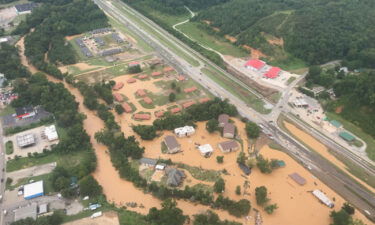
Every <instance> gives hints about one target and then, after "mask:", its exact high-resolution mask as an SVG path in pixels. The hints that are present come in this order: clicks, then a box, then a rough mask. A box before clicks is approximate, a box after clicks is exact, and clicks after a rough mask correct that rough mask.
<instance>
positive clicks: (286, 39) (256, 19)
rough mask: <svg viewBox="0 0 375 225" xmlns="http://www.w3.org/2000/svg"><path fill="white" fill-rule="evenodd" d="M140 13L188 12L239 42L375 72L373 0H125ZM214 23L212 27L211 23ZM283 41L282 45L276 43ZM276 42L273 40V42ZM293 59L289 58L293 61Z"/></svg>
mask: <svg viewBox="0 0 375 225" xmlns="http://www.w3.org/2000/svg"><path fill="white" fill-rule="evenodd" d="M124 1H125V2H127V3H129V4H131V5H132V6H133V7H135V8H137V9H138V10H141V11H144V10H147V8H152V9H154V10H155V9H156V10H158V11H160V12H162V13H168V14H170V15H178V14H181V13H186V10H185V9H184V6H187V7H189V8H191V9H192V10H194V11H196V12H198V15H197V16H196V17H195V18H194V19H193V20H194V21H196V22H200V23H202V25H205V26H206V27H208V28H206V29H211V30H212V31H210V32H214V33H216V34H218V35H220V36H225V35H229V36H232V37H234V38H236V40H237V41H236V42H235V43H234V44H236V45H239V46H243V45H248V46H251V47H253V48H257V49H260V50H261V51H262V52H263V53H265V54H266V55H268V56H270V57H271V58H272V57H275V56H276V57H277V55H280V54H284V55H288V54H290V55H291V56H294V58H300V59H303V60H304V61H305V62H307V63H309V64H320V63H324V62H328V61H331V60H334V59H346V60H347V61H348V63H347V65H348V66H349V67H350V68H360V67H372V68H375V42H374V41H373V40H374V37H375V26H373V24H375V2H374V1H371V0H364V1H349V0H208V1H202V0H191V1H188V0H176V1H166V0H139V1H132V0H124ZM207 23H209V25H207ZM275 39H276V40H282V44H275V43H272V40H275ZM270 40H271V41H270ZM288 58H289V57H288Z"/></svg>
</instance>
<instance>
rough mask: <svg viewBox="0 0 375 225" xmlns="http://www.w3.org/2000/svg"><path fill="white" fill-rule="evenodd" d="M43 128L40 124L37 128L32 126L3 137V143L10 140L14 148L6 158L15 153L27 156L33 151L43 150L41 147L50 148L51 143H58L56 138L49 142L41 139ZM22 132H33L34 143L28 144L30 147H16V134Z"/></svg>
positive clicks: (21, 133) (39, 151)
mask: <svg viewBox="0 0 375 225" xmlns="http://www.w3.org/2000/svg"><path fill="white" fill-rule="evenodd" d="M44 129H45V126H41V127H37V128H34V129H30V130H26V131H23V132H20V133H17V134H14V135H11V136H8V137H4V143H6V142H7V141H12V142H13V148H14V151H13V153H12V154H10V155H7V157H6V158H7V159H9V158H11V159H12V158H14V157H15V156H16V155H18V156H22V157H27V154H28V153H34V152H38V153H41V152H43V149H50V148H51V146H52V145H55V144H58V143H59V141H58V140H55V141H51V142H50V141H48V140H47V139H43V138H42V137H41V134H42V132H43V130H44ZM24 134H34V135H35V139H36V143H35V144H34V145H32V146H30V147H25V148H20V147H18V145H17V136H19V135H24Z"/></svg>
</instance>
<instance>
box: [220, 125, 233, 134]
mask: <svg viewBox="0 0 375 225" xmlns="http://www.w3.org/2000/svg"><path fill="white" fill-rule="evenodd" d="M235 130H236V127H235V126H234V125H233V124H231V123H227V124H225V125H224V128H223V133H224V134H226V133H230V134H234V131H235Z"/></svg>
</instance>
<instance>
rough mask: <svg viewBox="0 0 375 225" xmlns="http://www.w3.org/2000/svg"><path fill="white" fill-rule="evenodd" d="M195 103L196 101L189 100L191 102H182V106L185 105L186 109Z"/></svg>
mask: <svg viewBox="0 0 375 225" xmlns="http://www.w3.org/2000/svg"><path fill="white" fill-rule="evenodd" d="M194 104H195V102H194V101H189V102H185V103H184V104H182V107H183V108H184V109H187V108H189V107H190V106H192V105H194Z"/></svg>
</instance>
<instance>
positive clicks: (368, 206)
mask: <svg viewBox="0 0 375 225" xmlns="http://www.w3.org/2000/svg"><path fill="white" fill-rule="evenodd" d="M93 1H94V2H95V3H96V4H97V5H98V6H99V7H100V8H101V9H102V10H103V11H104V12H106V14H107V15H109V16H111V17H112V18H114V19H115V20H117V21H118V22H119V23H120V24H123V25H124V26H126V27H127V28H128V29H130V30H131V31H132V32H134V33H135V34H136V35H138V36H139V37H140V38H142V39H143V40H144V41H145V42H146V43H148V44H149V45H150V46H152V47H153V48H154V49H155V51H156V53H157V54H159V55H160V57H162V58H163V59H164V60H165V61H167V62H168V63H169V64H171V65H172V66H174V67H175V68H176V69H177V70H178V71H179V72H181V73H184V74H187V75H189V76H190V77H191V78H192V79H194V80H195V81H197V82H198V83H200V84H201V85H203V86H204V87H206V88H207V89H208V90H209V91H210V92H211V93H212V94H214V95H215V96H217V97H220V98H227V99H229V100H230V102H231V103H232V104H234V105H235V106H236V107H237V109H238V111H239V113H240V114H241V115H242V116H244V117H247V118H249V119H250V120H252V121H254V122H256V123H259V124H262V127H263V131H264V132H266V133H268V134H270V135H272V136H273V137H274V140H275V141H276V142H277V143H279V144H280V145H281V146H283V147H284V148H285V149H286V151H287V153H288V154H290V155H291V156H292V157H294V158H295V159H296V160H298V161H300V162H301V163H302V164H303V165H304V166H305V167H307V168H309V169H310V170H311V172H312V173H313V174H314V175H315V176H316V177H318V178H319V179H320V180H322V181H323V182H325V183H326V184H327V185H328V186H329V187H330V188H332V189H333V190H335V191H336V192H337V193H338V194H340V195H341V196H343V197H344V198H345V199H346V200H347V201H349V202H351V203H352V204H353V205H355V206H356V208H357V209H359V210H360V211H362V212H364V211H365V210H367V211H369V212H370V213H371V216H369V217H370V218H371V217H372V219H374V215H375V198H374V193H372V192H370V191H368V190H367V189H365V188H364V187H362V186H361V185H359V184H358V183H357V182H355V181H354V180H353V179H352V178H350V177H349V176H348V175H346V174H343V173H342V172H340V171H338V170H337V168H336V167H335V166H333V165H332V164H331V163H329V162H328V161H327V160H326V159H324V158H322V157H321V156H320V155H318V154H317V153H315V152H312V151H310V150H309V149H308V148H306V147H305V146H304V145H303V144H301V143H300V142H299V141H297V140H295V139H294V138H293V137H291V136H290V135H289V134H287V133H285V132H284V131H283V130H282V129H280V128H279V127H277V123H275V121H276V119H277V117H278V115H279V113H280V112H281V110H280V109H279V107H274V112H272V113H271V114H270V115H262V114H259V113H257V112H256V111H254V110H253V109H251V108H250V107H248V106H247V104H245V103H244V102H243V101H242V100H240V99H239V98H238V97H236V96H234V95H233V94H231V93H230V92H228V91H227V90H225V89H224V88H222V87H221V86H220V85H219V84H217V83H216V82H214V81H213V80H211V79H210V78H209V77H208V76H205V75H204V74H202V73H201V68H203V67H205V65H210V66H212V67H214V68H215V69H216V68H217V66H216V65H213V63H211V62H210V61H208V60H207V59H205V58H204V57H203V56H201V55H200V54H199V53H197V52H195V51H194V50H192V49H190V48H189V47H188V46H186V45H185V44H183V43H182V42H181V41H180V40H178V39H176V38H175V37H173V36H172V35H170V34H169V33H167V32H166V31H164V30H163V29H162V28H160V27H159V26H158V25H156V24H155V23H154V22H152V21H150V20H149V19H147V18H145V17H144V16H143V15H142V14H140V13H138V12H137V11H135V10H134V9H132V8H131V7H129V6H127V5H126V4H124V3H122V2H121V1H112V2H116V6H115V5H114V4H112V2H111V1H107V0H93ZM140 21H141V23H142V24H139V23H140ZM145 28H146V29H145ZM150 29H152V31H153V32H149V31H150ZM152 33H153V34H152ZM155 33H157V34H158V35H159V39H158V38H157V37H155V35H154V34H155ZM160 36H162V38H163V39H164V40H165V41H163V42H164V43H166V42H168V43H172V44H173V48H178V49H179V51H182V52H184V54H188V55H189V56H190V57H193V58H194V59H195V60H196V61H198V62H199V66H193V65H191V64H189V63H188V62H187V61H186V60H185V59H183V58H182V57H180V56H179V55H178V54H177V53H176V50H175V49H173V48H172V47H171V46H167V45H165V44H164V43H163V42H162V41H160ZM288 95H289V93H284V96H283V98H282V100H280V101H281V102H285V101H286V99H287V98H288ZM327 141H328V142H330V145H329V147H331V145H335V146H333V147H335V148H340V147H339V146H337V144H335V143H333V142H332V141H330V140H325V144H326V142H327ZM353 162H354V163H356V164H358V165H359V166H363V164H366V162H363V161H360V160H357V159H353ZM364 168H366V169H367V171H368V173H370V174H372V175H373V176H375V172H374V170H373V167H371V166H368V167H367V166H366V167H364Z"/></svg>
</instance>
